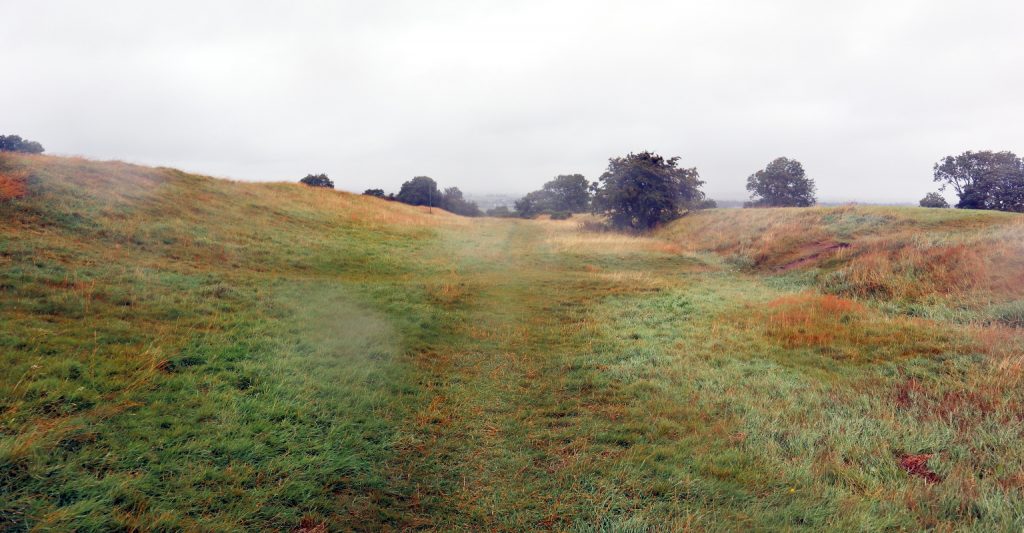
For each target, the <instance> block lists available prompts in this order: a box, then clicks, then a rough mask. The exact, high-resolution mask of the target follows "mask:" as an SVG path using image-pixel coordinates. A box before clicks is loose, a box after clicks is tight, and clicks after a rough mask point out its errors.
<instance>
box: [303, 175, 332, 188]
mask: <svg viewBox="0 0 1024 533" xmlns="http://www.w3.org/2000/svg"><path fill="white" fill-rule="evenodd" d="M299 183H301V184H303V185H309V186H310V187H326V188H328V189H333V188H334V182H333V181H331V178H328V177H327V174H310V175H308V176H306V177H305V178H302V179H301V180H299Z"/></svg>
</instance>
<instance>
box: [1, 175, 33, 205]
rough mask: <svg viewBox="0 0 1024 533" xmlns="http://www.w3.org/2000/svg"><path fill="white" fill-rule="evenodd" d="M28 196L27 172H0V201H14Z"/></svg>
mask: <svg viewBox="0 0 1024 533" xmlns="http://www.w3.org/2000/svg"><path fill="white" fill-rule="evenodd" d="M26 194H28V172H26V171H24V170H0V201H3V200H14V199H16V198H21V197H23V196H25V195H26Z"/></svg>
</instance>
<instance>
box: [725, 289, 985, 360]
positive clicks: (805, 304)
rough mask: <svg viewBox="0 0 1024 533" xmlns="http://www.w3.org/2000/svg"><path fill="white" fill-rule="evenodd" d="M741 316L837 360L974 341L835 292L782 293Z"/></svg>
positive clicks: (925, 352)
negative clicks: (883, 313)
mask: <svg viewBox="0 0 1024 533" xmlns="http://www.w3.org/2000/svg"><path fill="white" fill-rule="evenodd" d="M742 321H743V322H744V323H745V324H746V325H747V327H749V328H752V329H755V330H758V331H760V332H761V334H762V335H764V336H765V337H767V338H768V339H770V340H771V341H773V343H775V344H776V345H778V346H782V347H784V348H786V349H808V348H809V349H814V350H816V351H819V352H821V353H822V354H825V355H829V356H832V357H834V358H837V359H850V360H861V361H870V360H882V359H885V358H892V357H918V356H930V355H936V354H940V353H945V352H947V351H954V352H956V351H961V350H963V349H965V348H966V346H967V345H968V344H972V342H973V341H969V340H967V339H965V337H964V336H960V335H957V334H955V333H952V332H949V331H948V330H944V329H942V328H939V327H938V325H936V324H934V323H932V322H930V321H926V320H923V319H914V318H906V317H887V316H885V315H882V314H881V313H878V312H875V311H873V310H871V309H870V308H868V307H867V306H865V305H863V304H861V303H859V302H855V301H853V300H848V299H845V298H840V297H837V296H834V295H818V294H812V293H802V294H796V295H790V296H783V297H781V298H777V299H775V300H772V301H770V302H768V303H767V304H766V305H764V306H761V307H754V306H752V305H748V306H747V308H746V309H744V318H743V319H742Z"/></svg>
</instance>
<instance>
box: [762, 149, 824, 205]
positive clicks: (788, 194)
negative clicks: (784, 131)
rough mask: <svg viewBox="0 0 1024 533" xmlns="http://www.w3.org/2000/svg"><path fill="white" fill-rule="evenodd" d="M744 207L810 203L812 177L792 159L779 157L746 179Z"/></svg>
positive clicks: (812, 195)
mask: <svg viewBox="0 0 1024 533" xmlns="http://www.w3.org/2000/svg"><path fill="white" fill-rule="evenodd" d="M747 190H748V191H750V202H748V203H747V206H748V207H808V206H812V205H814V202H815V198H814V192H815V186H814V180H812V179H810V178H808V177H807V174H806V173H805V172H804V166H803V165H802V164H800V162H799V161H797V160H795V159H789V158H787V157H780V158H777V159H776V160H774V161H772V162H771V163H768V166H767V167H765V168H764V169H763V170H758V171H757V172H755V173H753V174H751V175H750V177H748V178H747Z"/></svg>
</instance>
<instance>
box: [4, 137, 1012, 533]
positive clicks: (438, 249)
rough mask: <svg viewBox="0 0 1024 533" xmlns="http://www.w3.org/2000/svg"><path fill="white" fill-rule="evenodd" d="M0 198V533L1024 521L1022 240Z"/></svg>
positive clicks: (42, 170) (180, 201)
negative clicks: (623, 229)
mask: <svg viewBox="0 0 1024 533" xmlns="http://www.w3.org/2000/svg"><path fill="white" fill-rule="evenodd" d="M639 157H641V158H642V159H643V161H640V162H639V163H640V164H641V165H642V168H644V169H654V170H650V172H655V170H657V171H658V172H661V171H664V172H666V175H667V176H668V177H669V178H670V179H672V180H676V182H685V183H687V184H689V185H690V186H692V190H691V192H690V194H689V195H688V196H687V197H686V198H683V199H682V200H685V201H686V202H693V201H699V200H700V198H701V195H700V194H699V188H698V187H699V180H698V177H697V175H696V172H695V171H694V172H689V171H688V170H686V169H683V168H679V167H678V165H676V164H674V163H675V161H673V160H664V159H657V160H656V159H654V158H653V157H650V156H649V155H648V156H643V155H640V156H639ZM619 163H620V164H615V165H612V166H611V167H610V168H609V174H608V176H607V178H606V179H605V180H604V182H605V183H609V182H613V181H615V180H619V179H620V178H621V179H623V180H628V179H630V177H631V176H635V174H632V173H631V171H629V170H628V169H629V168H632V167H631V166H630V165H629V163H630V161H629V160H628V158H627V160H625V161H620V162H619ZM622 169H625V171H623V172H619V170H622ZM11 191H13V192H11ZM0 194H2V195H3V196H2V197H0V323H2V324H3V327H2V328H0V353H2V354H3V357H4V365H3V366H2V368H0V387H2V389H0V390H2V394H0V529H5V530H27V529H38V530H51V529H56V530H118V529H132V530H155V529H167V530H258V529H273V530H304V531H314V530H325V529H331V530H351V529H355V530H383V529H403V530H404V529H434V530H454V529H470V530H495V529H505V530H524V529H556V530H583V531H590V530H614V531H620V530H651V529H666V530H723V529H724V530H741V529H752V530H809V531H820V530H869V531H875V530H920V529H932V530H940V531H950V530H976V531H992V530H1007V531H1010V530H1020V529H1021V528H1022V527H1024V521H1022V520H1024V519H1022V517H1024V496H1022V495H1024V448H1022V447H1021V446H1020V442H1021V437H1022V435H1021V431H1022V429H1021V428H1022V425H1021V420H1022V419H1024V407H1022V406H1024V387H1022V386H1021V372H1022V368H1021V365H1022V355H1024V330H1021V326H1022V324H1024V245H1022V244H1021V243H1024V218H1022V215H1016V214H1011V213H999V212H993V211H975V210H967V209H958V210H953V209H923V208H878V207H841V208H821V207H813V208H800V209H797V208H779V209H742V210H741V209H728V210H727V209H710V210H702V211H690V210H687V211H685V215H684V216H682V217H681V218H676V219H675V220H670V219H671V217H667V218H666V217H663V216H662V214H661V213H662V212H660V211H659V212H656V213H654V214H652V218H651V219H648V218H643V217H646V216H647V215H645V214H636V213H632V214H630V215H629V216H628V217H626V218H623V219H622V220H628V223H625V224H623V225H625V226H641V227H649V226H652V225H654V226H657V227H656V228H655V229H654V230H653V231H650V232H647V233H645V234H643V235H634V234H625V233H619V232H614V231H589V230H586V229H581V228H590V227H595V225H597V226H596V227H598V228H601V229H606V228H604V227H603V226H600V225H598V223H599V220H598V218H596V217H594V216H593V215H581V216H575V217H573V218H572V219H570V220H564V221H558V220H550V219H547V218H545V219H544V220H520V219H497V218H493V219H488V218H481V219H469V218H465V217H459V216H453V215H452V214H451V213H449V212H447V211H445V210H441V209H431V206H430V205H423V206H412V205H406V204H403V203H401V202H387V201H381V200H380V199H378V198H370V197H368V196H364V195H353V194H349V193H345V192H340V191H334V190H330V189H325V188H314V187H303V186H300V185H298V184H252V183H238V182H230V181H223V180H216V179H211V178H206V177H202V176H196V175H191V174H186V173H183V172H179V171H176V170H172V169H163V168H159V169H154V168H146V167H139V166H133V165H128V164H124V163H116V162H107V163H100V162H93V161H86V160H82V159H73V158H56V157H48V156H41V155H22V154H0ZM601 201H605V200H603V199H602V200H601ZM680 205H682V202H674V203H670V204H667V210H668V211H671V210H672V209H673V208H675V209H678V207H679V206H680ZM612 214H614V212H613V213H612ZM641 215H642V216H643V217H642V216H641ZM623 216H624V217H625V215H623ZM649 220H656V221H657V223H656V224H651V223H649Z"/></svg>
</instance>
